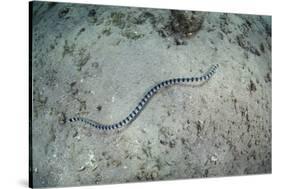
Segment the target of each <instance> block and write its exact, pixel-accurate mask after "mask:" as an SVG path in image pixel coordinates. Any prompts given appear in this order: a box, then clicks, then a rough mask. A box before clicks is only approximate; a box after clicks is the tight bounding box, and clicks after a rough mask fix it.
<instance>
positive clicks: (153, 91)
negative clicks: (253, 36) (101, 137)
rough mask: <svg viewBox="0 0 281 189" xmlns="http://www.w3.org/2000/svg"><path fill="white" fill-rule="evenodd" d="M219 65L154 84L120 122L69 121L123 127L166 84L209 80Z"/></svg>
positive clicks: (95, 125) (98, 126)
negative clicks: (107, 123) (198, 72)
mask: <svg viewBox="0 0 281 189" xmlns="http://www.w3.org/2000/svg"><path fill="white" fill-rule="evenodd" d="M218 67H219V65H218V64H216V65H212V66H211V68H210V69H209V71H208V72H207V73H205V74H204V75H202V76H200V77H190V78H175V79H169V80H165V81H162V82H160V83H158V84H157V85H155V86H153V87H152V88H151V89H150V90H149V91H148V92H147V93H146V95H144V97H143V98H142V99H141V101H140V102H139V103H138V105H137V106H136V107H135V109H134V110H133V111H132V112H131V113H130V114H129V115H128V116H127V117H126V118H125V119H123V120H121V121H120V122H118V123H115V124H111V125H105V124H100V123H97V122H95V121H93V120H90V119H87V118H84V117H73V118H70V119H68V121H69V122H75V121H81V122H84V123H86V124H88V125H90V126H92V127H94V128H96V129H100V130H113V129H118V128H121V127H123V126H125V125H128V124H129V123H131V122H132V121H133V120H135V119H136V117H137V116H138V115H139V113H140V112H141V111H142V110H143V108H144V107H145V105H146V104H147V103H148V101H149V99H151V98H152V97H153V96H154V95H155V94H156V93H157V92H158V91H159V90H160V89H161V88H163V87H166V86H171V85H174V84H179V83H190V82H200V81H207V80H209V79H210V78H211V77H212V76H213V75H214V73H215V71H216V69H217V68H218Z"/></svg>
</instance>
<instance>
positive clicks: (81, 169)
mask: <svg viewBox="0 0 281 189" xmlns="http://www.w3.org/2000/svg"><path fill="white" fill-rule="evenodd" d="M85 169H86V167H85V166H81V167H79V169H78V171H79V172H81V171H84V170H85Z"/></svg>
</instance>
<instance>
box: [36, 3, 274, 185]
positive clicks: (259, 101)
mask: <svg viewBox="0 0 281 189" xmlns="http://www.w3.org/2000/svg"><path fill="white" fill-rule="evenodd" d="M186 14H187V15H191V17H187V18H186V19H187V20H186V21H184V20H182V19H181V20H179V19H178V18H177V17H176V16H175V15H173V14H171V11H170V10H158V9H144V8H122V7H111V6H94V5H78V4H77V5H73V4H56V3H40V2H36V3H34V7H33V18H32V20H33V25H32V26H33V29H32V49H31V50H32V64H31V65H30V66H31V67H32V72H31V74H32V87H33V89H32V120H31V121H32V128H31V131H32V132H31V133H32V146H31V149H32V164H31V167H30V169H31V171H32V174H33V177H32V179H31V182H33V186H34V187H46V186H49V187H56V186H79V185H92V184H111V183H124V182H139V181H151V180H171V179H185V178H202V177H221V176H233V175H247V174H264V173H271V169H272V167H271V157H272V152H271V135H272V133H271V126H272V125H271V107H272V103H271V92H272V91H271V90H272V89H271V17H269V16H254V15H238V14H223V13H207V12H205V13H196V12H186ZM193 14H194V15H193ZM192 15H193V16H192ZM188 19H190V20H191V21H190V20H188ZM196 19H199V21H198V20H196ZM175 22H176V23H175ZM184 22H186V23H188V24H189V25H187V27H186V28H184V27H182V26H183V25H184V24H183V23H184ZM192 24H195V26H194V28H195V29H194V28H192V27H193V26H192ZM196 24H197V25H196ZM198 24H199V26H200V27H197V26H198ZM171 26H172V27H171ZM213 64H219V69H218V70H217V73H216V74H215V75H214V77H212V78H211V79H210V80H209V81H208V82H205V83H204V84H202V85H199V86H198V85H196V86H193V85H175V86H172V87H169V88H165V89H162V90H161V91H160V92H159V93H157V94H156V95H155V96H154V97H153V98H152V99H151V101H150V102H149V104H148V105H147V106H146V107H145V109H144V110H143V112H142V113H141V114H140V115H139V116H138V117H137V119H136V120H135V121H134V122H133V123H132V124H130V125H129V126H127V127H125V128H123V129H119V130H118V131H100V130H97V129H95V128H91V127H89V126H88V125H86V124H84V123H80V122H75V123H71V124H70V123H65V120H66V119H67V118H69V117H72V116H76V115H79V116H83V117H87V118H90V119H93V120H95V121H98V122H101V123H106V124H110V123H115V122H118V121H120V120H121V119H123V118H125V117H126V116H127V115H128V113H130V111H131V110H132V109H133V108H134V107H135V106H136V105H137V103H138V101H139V100H140V99H141V98H142V97H143V95H144V94H145V92H146V91H147V90H148V89H149V88H150V87H152V86H153V85H155V84H156V83H158V82H160V81H162V80H166V79H170V78H174V77H175V78H177V77H191V76H200V75H202V73H204V72H205V71H207V70H208V69H209V67H210V66H211V65H213Z"/></svg>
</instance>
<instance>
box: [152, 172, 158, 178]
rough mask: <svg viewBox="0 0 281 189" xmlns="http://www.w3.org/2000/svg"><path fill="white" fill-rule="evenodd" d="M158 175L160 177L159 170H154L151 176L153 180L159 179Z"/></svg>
mask: <svg viewBox="0 0 281 189" xmlns="http://www.w3.org/2000/svg"><path fill="white" fill-rule="evenodd" d="M157 177H158V172H157V171H153V172H152V173H151V178H152V180H155V179H157Z"/></svg>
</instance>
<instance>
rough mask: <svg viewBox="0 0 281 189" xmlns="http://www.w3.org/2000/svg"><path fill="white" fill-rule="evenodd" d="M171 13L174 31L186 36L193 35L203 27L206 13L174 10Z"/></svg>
mask: <svg viewBox="0 0 281 189" xmlns="http://www.w3.org/2000/svg"><path fill="white" fill-rule="evenodd" d="M171 15H172V21H171V26H172V31H173V32H175V33H177V34H180V35H183V36H185V37H191V36H193V35H194V34H196V33H197V32H198V31H199V30H200V29H201V26H202V24H203V21H204V16H205V13H203V12H195V11H179V10H172V11H171Z"/></svg>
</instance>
